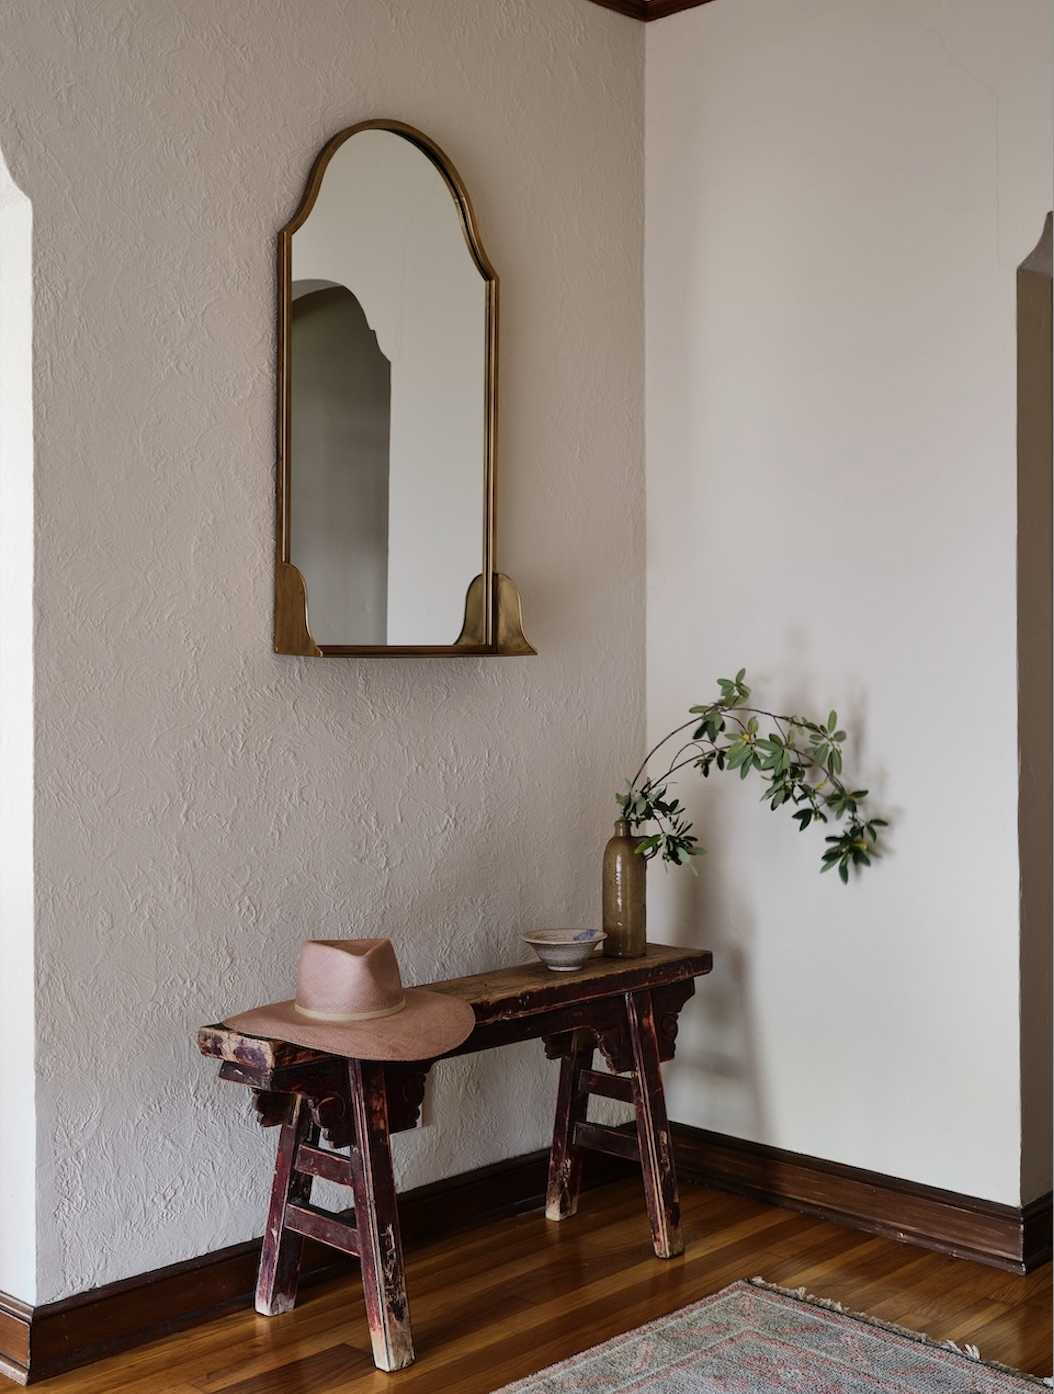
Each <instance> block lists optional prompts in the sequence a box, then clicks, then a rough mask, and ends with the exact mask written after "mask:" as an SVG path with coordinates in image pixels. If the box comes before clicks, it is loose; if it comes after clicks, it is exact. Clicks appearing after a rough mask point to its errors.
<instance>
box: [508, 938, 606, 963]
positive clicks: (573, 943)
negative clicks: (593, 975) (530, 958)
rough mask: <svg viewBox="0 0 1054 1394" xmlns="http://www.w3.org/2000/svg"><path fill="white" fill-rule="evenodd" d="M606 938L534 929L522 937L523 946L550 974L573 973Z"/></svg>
mask: <svg viewBox="0 0 1054 1394" xmlns="http://www.w3.org/2000/svg"><path fill="white" fill-rule="evenodd" d="M606 938H607V935H606V934H605V933H604V932H603V931H602V930H599V929H535V930H532V931H531V933H530V934H525V935H524V936H523V942H524V943H525V944H530V946H531V948H532V949H533V950H534V952H535V953H536V954H537V955H538V957H539V958H540V959H541V960H542V962H543V963H544V964H545V966H546V968H551V969H552V970H553V972H554V973H574V972H575V971H576V969H578V968H581V967H582V965H583V964H584V963H585V962H586V961H587V960H588V959H590V958H591V957H592V956H593V950H594V949H595V948H596V946H597V945H598V944H600V943H602V942H603V940H605V939H606Z"/></svg>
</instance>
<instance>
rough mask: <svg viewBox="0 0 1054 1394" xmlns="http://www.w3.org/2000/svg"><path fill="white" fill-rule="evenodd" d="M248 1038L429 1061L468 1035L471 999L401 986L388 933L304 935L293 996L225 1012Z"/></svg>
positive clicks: (472, 1022)
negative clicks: (381, 936) (351, 936)
mask: <svg viewBox="0 0 1054 1394" xmlns="http://www.w3.org/2000/svg"><path fill="white" fill-rule="evenodd" d="M225 1021H226V1023H227V1025H228V1026H232V1027H234V1029H235V1030H237V1031H244V1032H245V1033H246V1035H250V1036H264V1037H269V1038H271V1039H272V1040H278V1041H292V1043H293V1044H294V1045H302V1046H308V1047H310V1048H312V1049H315V1050H323V1051H328V1052H329V1053H330V1054H331V1055H346V1056H349V1057H352V1058H355V1059H359V1060H427V1059H435V1058H436V1057H437V1056H440V1055H445V1054H446V1053H447V1051H450V1050H453V1049H454V1048H455V1046H459V1045H460V1044H461V1043H462V1041H464V1040H465V1039H466V1037H468V1036H469V1035H470V1034H471V1032H472V1028H473V1026H475V1024H476V1014H475V1012H474V1011H473V1009H472V1006H471V1004H470V1003H468V1002H463V1001H461V1000H460V999H459V998H457V997H453V996H448V995H447V994H446V993H444V992H434V991H430V990H429V989H428V988H421V987H407V988H404V987H403V984H402V978H401V976H400V974H399V964H398V962H397V960H396V957H395V951H394V950H393V948H392V946H391V944H390V943H389V941H388V940H387V939H309V940H308V941H307V943H305V944H303V945H302V946H301V949H300V964H299V968H298V971H297V980H296V996H295V997H294V998H293V999H292V1000H291V1001H286V1002H272V1003H270V1004H269V1005H268V1006H265V1007H254V1008H253V1009H252V1011H248V1012H238V1013H237V1014H236V1015H235V1016H228V1017H226V1018H225Z"/></svg>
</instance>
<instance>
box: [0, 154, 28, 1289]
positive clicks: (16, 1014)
mask: <svg viewBox="0 0 1054 1394" xmlns="http://www.w3.org/2000/svg"><path fill="white" fill-rule="evenodd" d="M32 240H33V210H32V208H31V206H30V203H29V200H28V199H27V198H26V196H25V194H24V193H23V192H22V191H21V190H20V189H19V188H18V187H17V186H16V184H15V183H14V181H13V180H12V178H11V175H10V174H9V173H8V170H7V167H6V165H5V164H4V159H3V154H2V153H0V1291H3V1292H24V1291H27V1290H28V1289H30V1288H31V1287H32V1283H33V1276H34V1267H35V1262H36V1223H35V1211H34V1206H33V1199H32V1198H33V1178H34V1164H33V1163H34V1158H33V1144H32V1139H33V1135H34V1129H35V1123H36V1102H35V1092H36V1091H35V1087H34V1068H33V1067H34V1049H33V1034H34V1013H33V818H32V810H33V286H32V264H31V248H32Z"/></svg>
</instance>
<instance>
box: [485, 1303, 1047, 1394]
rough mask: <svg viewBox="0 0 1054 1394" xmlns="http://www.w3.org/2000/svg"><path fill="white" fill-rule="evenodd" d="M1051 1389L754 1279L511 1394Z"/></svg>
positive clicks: (523, 1383) (950, 1393) (981, 1393)
mask: <svg viewBox="0 0 1054 1394" xmlns="http://www.w3.org/2000/svg"><path fill="white" fill-rule="evenodd" d="M1049 1384H1050V1381H1045V1380H1041V1379H1039V1378H1037V1377H1035V1376H1033V1375H1023V1374H1019V1373H1018V1372H1016V1371H1014V1370H1007V1369H1005V1368H1003V1367H1002V1366H996V1365H987V1364H984V1363H982V1361H981V1360H980V1359H979V1358H978V1357H977V1353H976V1352H975V1351H973V1350H972V1348H969V1347H968V1348H967V1349H966V1350H965V1351H963V1350H959V1349H958V1348H957V1347H955V1346H951V1345H947V1346H939V1345H936V1344H935V1343H934V1342H932V1341H928V1340H927V1339H926V1337H925V1336H919V1335H916V1334H915V1333H914V1332H911V1331H905V1330H903V1329H902V1328H901V1327H893V1326H887V1325H885V1324H884V1323H882V1322H878V1321H873V1320H872V1319H871V1318H870V1317H860V1316H851V1315H849V1314H848V1313H846V1312H844V1311H842V1309H841V1308H840V1307H839V1306H838V1305H837V1304H836V1303H832V1302H823V1301H820V1300H818V1299H816V1298H809V1297H806V1296H805V1294H804V1291H802V1292H786V1291H785V1290H783V1289H782V1288H774V1287H772V1286H770V1285H769V1284H766V1283H762V1282H761V1280H760V1279H754V1280H753V1281H751V1282H741V1283H733V1284H732V1286H731V1287H727V1288H724V1289H723V1290H722V1291H721V1292H718V1293H715V1294H714V1296H713V1297H707V1298H705V1299H704V1300H703V1301H702V1302H696V1303H694V1304H693V1305H692V1306H691V1307H682V1308H681V1310H680V1311H678V1312H673V1313H671V1315H670V1316H667V1317H660V1318H659V1320H658V1321H653V1322H650V1323H649V1324H648V1325H647V1326H641V1327H638V1328H637V1329H636V1330H635V1331H630V1332H627V1333H626V1335H624V1336H617V1337H616V1338H615V1339H614V1340H612V1341H607V1342H605V1343H604V1345H600V1346H594V1347H593V1348H592V1349H591V1350H587V1351H583V1352H582V1354H581V1355H576V1356H572V1358H571V1359H570V1360H564V1361H562V1362H561V1363H560V1364H559V1365H551V1366H550V1367H549V1369H547V1370H542V1371H541V1373H540V1374H537V1375H531V1376H530V1377H529V1378H528V1379H524V1380H519V1381H518V1382H517V1383H516V1384H509V1385H506V1387H505V1388H504V1389H503V1390H501V1391H500V1394H571V1391H585V1394H1013V1392H1014V1391H1021V1390H1032V1391H1033V1394H1034V1391H1036V1390H1037V1389H1043V1388H1046V1387H1049Z"/></svg>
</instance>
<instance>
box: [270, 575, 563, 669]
mask: <svg viewBox="0 0 1054 1394" xmlns="http://www.w3.org/2000/svg"><path fill="white" fill-rule="evenodd" d="M488 599H489V601H490V605H489V611H490V613H489V617H488V613H487V612H488V604H487V601H488ZM488 618H489V629H490V633H491V635H492V638H491V639H490V640H489V641H488V639H487V631H488ZM274 651H275V653H284V654H294V655H298V656H300V657H303V658H326V657H331V656H334V655H342V654H348V655H356V654H359V655H362V656H364V657H369V656H370V655H372V656H374V657H387V656H389V655H390V656H392V657H399V656H400V655H401V656H403V657H406V656H408V655H412V654H417V655H428V656H434V657H443V656H449V657H452V658H457V657H461V658H465V657H470V656H472V655H488V654H489V655H491V656H493V657H496V658H503V657H505V658H524V657H529V656H530V655H532V654H536V653H537V652H538V650H537V649H536V648H534V646H533V645H532V644H531V643H530V642H529V640H528V639H527V636H526V635H525V634H524V632H523V614H522V610H521V607H520V593H519V591H518V590H517V589H516V583H515V581H513V580H512V578H511V577H509V576H506V575H504V574H503V573H502V572H500V571H495V572H492V573H491V585H490V594H489V596H488V593H487V586H486V584H485V578H484V577H483V576H482V575H481V576H477V577H476V578H475V579H474V580H473V581H472V583H471V585H470V586H469V588H468V594H467V595H466V596H465V623H464V625H463V626H462V629H461V633H460V634H459V635H458V638H457V642H456V643H453V644H444V645H439V644H437V645H430V646H422V645H414V646H412V647H405V648H400V647H397V646H395V645H383V646H379V647H366V646H359V645H349V644H316V643H315V640H314V638H313V637H312V635H311V627H310V625H309V623H308V617H307V587H306V586H305V584H304V578H303V576H301V574H300V572H299V571H298V570H297V569H296V567H295V566H294V565H293V564H292V563H291V562H288V561H279V562H278V563H277V564H276V567H275V621H274Z"/></svg>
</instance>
